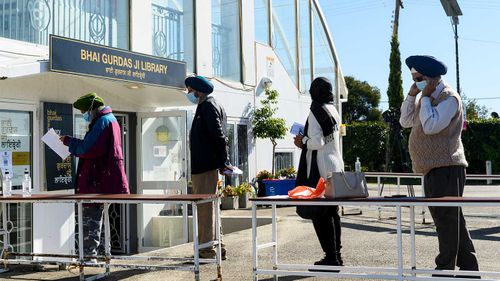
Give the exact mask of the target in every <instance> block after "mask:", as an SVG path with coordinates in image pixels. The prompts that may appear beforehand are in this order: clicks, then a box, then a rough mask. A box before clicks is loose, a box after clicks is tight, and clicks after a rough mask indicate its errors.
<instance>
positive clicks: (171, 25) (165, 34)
mask: <svg viewBox="0 0 500 281" xmlns="http://www.w3.org/2000/svg"><path fill="white" fill-rule="evenodd" d="M152 7H153V54H154V55H156V56H160V57H164V58H169V59H174V60H179V61H183V60H184V46H183V32H182V17H183V15H184V13H183V12H181V11H178V10H175V9H172V8H168V7H162V6H159V5H155V4H153V5H152Z"/></svg>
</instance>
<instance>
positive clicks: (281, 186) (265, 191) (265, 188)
mask: <svg viewBox="0 0 500 281" xmlns="http://www.w3.org/2000/svg"><path fill="white" fill-rule="evenodd" d="M294 188H295V179H286V180H276V179H269V180H262V181H260V182H259V189H258V191H257V196H259V197H264V196H273V195H288V191H289V190H292V189H294Z"/></svg>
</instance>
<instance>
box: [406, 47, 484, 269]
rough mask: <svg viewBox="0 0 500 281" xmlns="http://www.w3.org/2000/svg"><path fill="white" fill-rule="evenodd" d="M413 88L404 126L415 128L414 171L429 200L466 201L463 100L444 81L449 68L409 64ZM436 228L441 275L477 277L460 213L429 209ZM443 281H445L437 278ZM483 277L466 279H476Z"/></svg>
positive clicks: (423, 60)
mask: <svg viewBox="0 0 500 281" xmlns="http://www.w3.org/2000/svg"><path fill="white" fill-rule="evenodd" d="M406 65H407V66H408V68H409V69H410V71H411V75H412V78H413V81H414V83H413V85H412V86H411V88H410V91H409V93H408V96H407V97H406V99H405V101H404V102H403V104H402V106H401V118H400V123H401V126H403V127H404V128H411V133H410V138H409V145H408V146H409V152H410V156H411V160H412V166H413V171H414V172H415V173H422V174H424V190H425V196H426V197H443V196H462V195H463V192H464V185H465V168H466V167H467V161H466V159H465V153H464V146H463V144H462V138H461V133H462V128H463V123H464V107H463V104H462V99H461V98H460V95H459V94H458V93H457V92H456V91H455V90H453V89H452V88H451V87H450V85H448V84H447V83H446V82H445V81H444V79H443V78H442V77H441V76H442V75H445V74H446V71H447V68H446V65H445V64H444V63H442V62H440V61H439V60H437V59H436V58H434V57H431V56H411V57H408V58H407V59H406ZM429 210H430V213H431V216H432V218H433V220H434V223H435V225H436V231H437V235H438V241H439V254H438V256H437V257H436V260H435V262H436V269H438V270H455V266H458V267H459V268H460V270H469V271H478V270H479V265H478V262H477V258H476V251H475V249H474V245H473V243H472V240H471V238H470V234H469V231H468V230H467V227H466V226H465V219H464V216H463V214H462V209H461V208H459V207H429ZM438 276H443V275H438ZM477 277H478V276H467V278H477Z"/></svg>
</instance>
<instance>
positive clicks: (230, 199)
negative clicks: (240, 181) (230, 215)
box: [221, 185, 238, 210]
mask: <svg viewBox="0 0 500 281" xmlns="http://www.w3.org/2000/svg"><path fill="white" fill-rule="evenodd" d="M221 194H222V197H221V209H222V210H233V209H238V194H237V193H236V188H235V187H234V186H231V185H226V186H225V187H222V188H221Z"/></svg>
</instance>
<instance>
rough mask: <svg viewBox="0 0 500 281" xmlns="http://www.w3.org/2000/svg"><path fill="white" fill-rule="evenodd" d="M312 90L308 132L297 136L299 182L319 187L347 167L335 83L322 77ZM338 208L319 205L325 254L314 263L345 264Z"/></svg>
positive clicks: (315, 222)
mask: <svg viewBox="0 0 500 281" xmlns="http://www.w3.org/2000/svg"><path fill="white" fill-rule="evenodd" d="M309 93H310V95H311V99H312V103H311V107H310V112H309V116H308V117H307V121H306V124H305V127H304V135H301V134H299V135H297V136H295V138H294V144H295V145H296V146H297V147H298V148H300V149H302V152H301V154H300V161H299V168H298V170H297V180H296V183H295V185H296V186H299V185H305V186H311V187H315V186H316V184H317V183H318V180H319V178H320V177H323V178H324V179H326V178H327V177H328V173H329V172H339V171H341V170H343V169H344V161H343V160H342V158H341V155H340V150H339V124H340V116H339V113H338V112H337V110H336V109H335V106H334V105H333V92H332V83H331V82H330V81H329V80H328V79H327V78H325V77H318V78H316V79H314V81H313V82H312V83H311V87H310V89H309ZM338 209H339V208H338V206H324V207H323V206H321V207H317V208H315V210H316V211H318V210H319V211H320V212H318V215H316V216H315V217H314V218H313V219H312V221H313V225H314V230H315V231H316V235H317V236H318V240H319V242H320V244H321V248H322V249H323V252H324V254H325V255H324V258H323V259H321V260H319V261H317V262H315V263H314V265H333V266H342V265H343V261H342V257H341V254H340V249H341V239H340V235H341V230H340V216H339V213H338ZM298 211H299V210H298ZM299 215H300V213H299Z"/></svg>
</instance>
